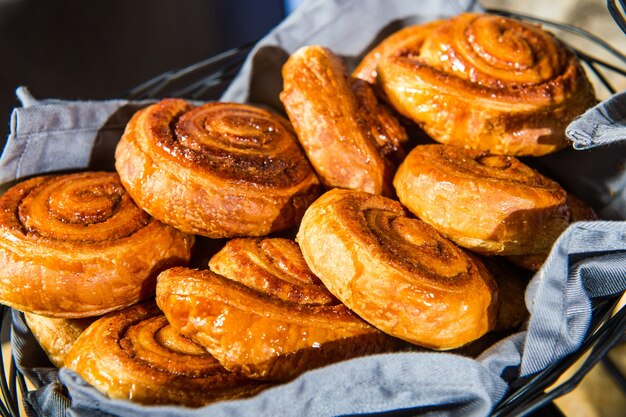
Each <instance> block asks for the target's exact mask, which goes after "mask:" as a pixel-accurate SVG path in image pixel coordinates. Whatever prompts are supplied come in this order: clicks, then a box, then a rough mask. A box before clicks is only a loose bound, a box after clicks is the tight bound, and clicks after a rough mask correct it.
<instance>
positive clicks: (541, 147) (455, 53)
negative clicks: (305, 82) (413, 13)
mask: <svg viewBox="0 0 626 417" xmlns="http://www.w3.org/2000/svg"><path fill="white" fill-rule="evenodd" d="M373 68H375V69H373ZM355 74H356V75H357V76H360V77H363V78H364V79H366V80H371V79H372V78H373V76H374V75H376V76H377V82H378V83H379V84H380V85H381V87H382V89H383V90H384V92H385V94H386V96H387V98H388V100H389V102H390V103H391V104H392V105H393V107H395V108H396V109H397V110H398V111H399V112H400V113H402V114H403V115H405V116H407V117H409V118H410V119H412V120H414V121H415V122H416V123H418V124H419V125H420V126H421V127H422V128H423V129H424V130H425V131H426V133H428V134H429V135H430V136H431V137H432V138H433V139H435V140H436V141H438V142H441V143H446V144H450V145H457V146H464V147H468V148H473V149H481V150H488V151H489V152H491V153H494V154H504V155H520V156H521V155H535V156H539V155H545V154H547V153H550V152H554V151H556V150H558V149H561V148H563V147H565V146H566V145H567V141H566V138H565V133H564V132H565V127H566V126H567V125H568V124H569V122H571V121H572V120H573V119H574V117H576V116H578V115H580V114H582V113H583V112H584V111H585V110H586V109H588V108H589V107H591V106H593V105H594V104H595V102H596V101H595V97H594V92H593V88H592V86H591V83H590V82H589V81H588V79H587V77H586V75H585V73H584V70H583V69H582V67H581V65H580V64H579V62H578V61H577V59H576V57H575V55H574V53H573V52H572V51H571V50H569V49H568V48H567V47H566V46H565V45H564V44H563V43H561V42H560V41H558V40H557V39H556V38H555V37H554V36H553V35H551V34H550V33H548V32H546V31H544V30H543V29H541V28H540V27H538V26H535V25H532V24H530V23H525V22H521V21H517V20H513V19H509V18H506V17H502V16H494V15H487V14H476V13H466V14H461V15H459V16H457V17H454V18H452V19H448V20H442V21H437V22H433V23H429V24H426V25H423V26H417V27H411V28H406V29H403V30H401V31H399V32H397V33H396V34H394V35H392V36H391V37H389V38H388V39H387V40H385V41H383V42H382V43H381V44H380V45H379V46H377V47H376V48H374V49H373V50H372V51H371V52H370V53H369V55H368V56H366V57H365V59H364V61H363V62H362V63H361V65H360V66H359V67H358V68H357V71H356V72H355Z"/></svg>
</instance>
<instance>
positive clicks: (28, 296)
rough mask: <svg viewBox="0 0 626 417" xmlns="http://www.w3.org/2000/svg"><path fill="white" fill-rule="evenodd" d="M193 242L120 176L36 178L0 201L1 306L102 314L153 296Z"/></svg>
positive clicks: (63, 315)
mask: <svg viewBox="0 0 626 417" xmlns="http://www.w3.org/2000/svg"><path fill="white" fill-rule="evenodd" d="M193 242H194V237H193V236H190V235H187V234H185V233H182V232H180V231H178V230H176V229H174V228H173V227H170V226H167V225H164V224H163V223H161V222H159V221H157V220H156V219H154V218H152V217H150V216H149V215H148V214H147V213H145V212H144V211H142V210H141V209H140V208H139V207H137V206H136V205H135V203H134V202H133V200H132V199H131V198H130V196H129V195H128V193H126V190H125V189H124V187H123V186H122V184H121V183H120V181H119V177H118V176H117V174H115V173H110V172H84V173H78V174H68V175H56V176H54V175H53V176H42V177H35V178H32V179H29V180H27V181H24V182H22V183H19V184H17V185H15V186H14V187H12V188H11V189H9V190H8V191H7V192H6V193H5V194H4V195H3V196H2V197H0V265H2V268H0V302H1V303H3V304H6V305H8V306H11V307H14V308H16V309H18V310H21V311H27V312H31V313H35V314H40V315H44V316H48V317H58V318H79V317H90V316H99V315H102V314H104V313H106V312H108V311H112V310H117V309H120V308H123V307H126V306H129V305H131V304H134V303H136V302H137V301H139V300H142V299H145V298H147V297H151V296H154V289H155V285H156V276H157V274H158V273H159V272H161V271H162V270H163V269H165V268H168V267H170V266H174V265H187V263H188V262H189V258H190V256H191V248H192V246H193Z"/></svg>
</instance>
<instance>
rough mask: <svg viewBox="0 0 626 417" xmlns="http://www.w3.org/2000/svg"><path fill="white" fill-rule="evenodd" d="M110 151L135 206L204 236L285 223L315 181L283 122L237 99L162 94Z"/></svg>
mask: <svg viewBox="0 0 626 417" xmlns="http://www.w3.org/2000/svg"><path fill="white" fill-rule="evenodd" d="M115 158H116V161H115V166H116V169H117V171H118V172H119V174H120V177H121V179H122V183H123V184H124V186H125V187H126V189H127V190H128V192H129V194H130V195H131V196H132V197H133V199H134V200H135V201H136V202H137V204H138V205H139V206H140V207H141V208H143V209H144V210H146V211H147V212H148V213H150V214H151V215H152V216H154V217H155V218H157V219H159V220H161V221H162V222H164V223H166V224H169V225H171V226H174V227H175V228H177V229H179V230H182V231H184V232H187V233H193V234H198V235H203V236H208V237H211V238H222V237H233V236H262V235H266V234H268V233H271V232H275V231H278V230H283V229H288V228H290V227H292V226H294V225H296V224H297V223H298V222H299V220H300V218H301V217H302V215H303V213H304V210H305V209H306V207H307V206H308V205H309V204H310V203H311V202H312V201H313V200H314V199H315V198H316V197H317V196H318V194H319V189H320V186H319V181H318V179H317V177H316V176H315V173H314V172H313V170H312V168H311V166H310V165H309V163H308V161H307V160H306V157H305V156H304V154H303V153H302V151H301V150H300V148H299V146H298V143H297V139H296V137H295V134H294V132H293V129H292V128H291V126H290V125H289V122H288V121H287V120H285V119H284V118H282V117H280V116H278V115H276V114H274V113H270V112H269V111H266V110H263V109H261V108H257V107H252V106H248V105H244V104H236V103H207V104H204V105H202V106H198V107H194V106H193V105H191V104H189V103H188V102H186V101H184V100H181V99H166V100H162V101H161V102H159V103H157V104H154V105H152V106H150V107H147V108H145V109H143V110H140V111H139V112H138V113H136V114H135V115H134V116H133V118H132V119H131V121H130V122H129V124H128V125H127V128H126V130H125V132H124V135H123V136H122V139H121V140H120V142H119V144H118V146H117V149H116V152H115Z"/></svg>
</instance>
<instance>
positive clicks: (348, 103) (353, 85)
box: [280, 46, 407, 195]
mask: <svg viewBox="0 0 626 417" xmlns="http://www.w3.org/2000/svg"><path fill="white" fill-rule="evenodd" d="M283 80H284V86H283V91H282V92H281V94H280V99H281V101H282V103H283V104H284V105H285V109H286V110H287V114H288V115H289V118H290V120H291V122H292V123H293V126H294V128H295V130H296V132H297V134H298V139H299V140H300V143H302V146H303V147H304V149H305V151H306V153H307V155H308V157H309V160H310V161H311V163H312V164H313V167H314V168H315V171H316V172H317V173H318V175H319V177H320V179H321V180H322V182H323V183H324V184H325V185H326V186H328V187H340V188H349V189H356V190H361V191H366V192H370V193H373V194H385V195H390V194H392V192H393V191H392V190H393V187H392V186H391V180H392V177H393V172H394V170H395V163H394V162H395V161H396V160H397V159H399V158H401V157H402V156H403V150H402V147H401V145H402V143H403V142H405V141H406V140H407V135H406V132H405V131H404V128H403V127H402V126H401V125H400V123H399V122H398V120H397V119H396V118H395V117H394V116H393V115H392V114H391V112H390V110H389V109H388V108H387V107H386V106H385V105H383V104H382V103H379V102H378V99H377V98H376V96H375V94H374V91H373V90H372V88H371V87H370V86H369V85H368V84H367V83H365V82H363V81H361V80H358V79H354V78H351V77H350V76H349V74H348V72H347V70H346V68H345V66H344V64H343V62H342V61H341V59H340V58H339V57H338V56H336V55H335V54H333V52H332V51H330V50H329V49H327V48H324V47H321V46H306V47H303V48H300V49H299V50H298V51H296V52H295V53H294V54H292V55H291V56H290V58H289V60H288V61H287V63H286V64H285V65H284V66H283Z"/></svg>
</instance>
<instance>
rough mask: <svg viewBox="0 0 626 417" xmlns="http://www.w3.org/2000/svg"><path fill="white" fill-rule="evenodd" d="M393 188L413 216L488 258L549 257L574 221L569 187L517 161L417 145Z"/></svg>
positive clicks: (498, 156) (401, 168)
mask: <svg viewBox="0 0 626 417" xmlns="http://www.w3.org/2000/svg"><path fill="white" fill-rule="evenodd" d="M394 186H395V187H396V192H397V193H398V198H399V199H400V201H401V202H402V204H404V205H405V206H406V207H407V208H408V209H409V210H410V211H411V212H413V214H415V215H416V216H417V217H419V218H420V219H421V220H423V221H425V222H426V223H428V224H430V225H431V226H433V227H434V228H435V229H437V230H438V231H439V232H440V233H442V234H443V235H445V236H447V237H448V238H450V239H451V240H452V241H454V242H456V243H457V244H458V245H460V246H463V247H465V248H468V249H471V250H474V251H476V252H479V253H482V254H486V255H488V254H496V255H526V254H537V253H544V252H546V251H548V250H549V249H550V247H551V246H552V244H553V243H554V241H555V240H556V239H557V237H558V236H559V235H560V234H561V233H562V232H563V231H564V230H565V228H566V227H567V225H568V224H569V218H570V213H569V208H568V205H567V193H566V192H565V190H564V189H563V188H562V187H561V186H560V185H559V184H557V183H556V182H554V181H552V180H550V179H548V178H546V177H545V176H543V175H541V174H540V173H538V172H537V171H535V170H533V169H532V168H530V167H528V166H527V165H525V164H523V163H522V162H520V161H519V160H518V159H517V158H515V157H513V156H503V155H492V154H490V153H488V152H485V151H479V150H472V149H463V148H459V147H455V146H448V145H423V146H418V147H416V148H414V149H413V150H412V151H411V153H410V154H409V155H408V156H407V158H406V159H405V160H404V162H403V163H402V164H401V165H400V167H399V168H398V171H397V173H396V176H395V178H394Z"/></svg>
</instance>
